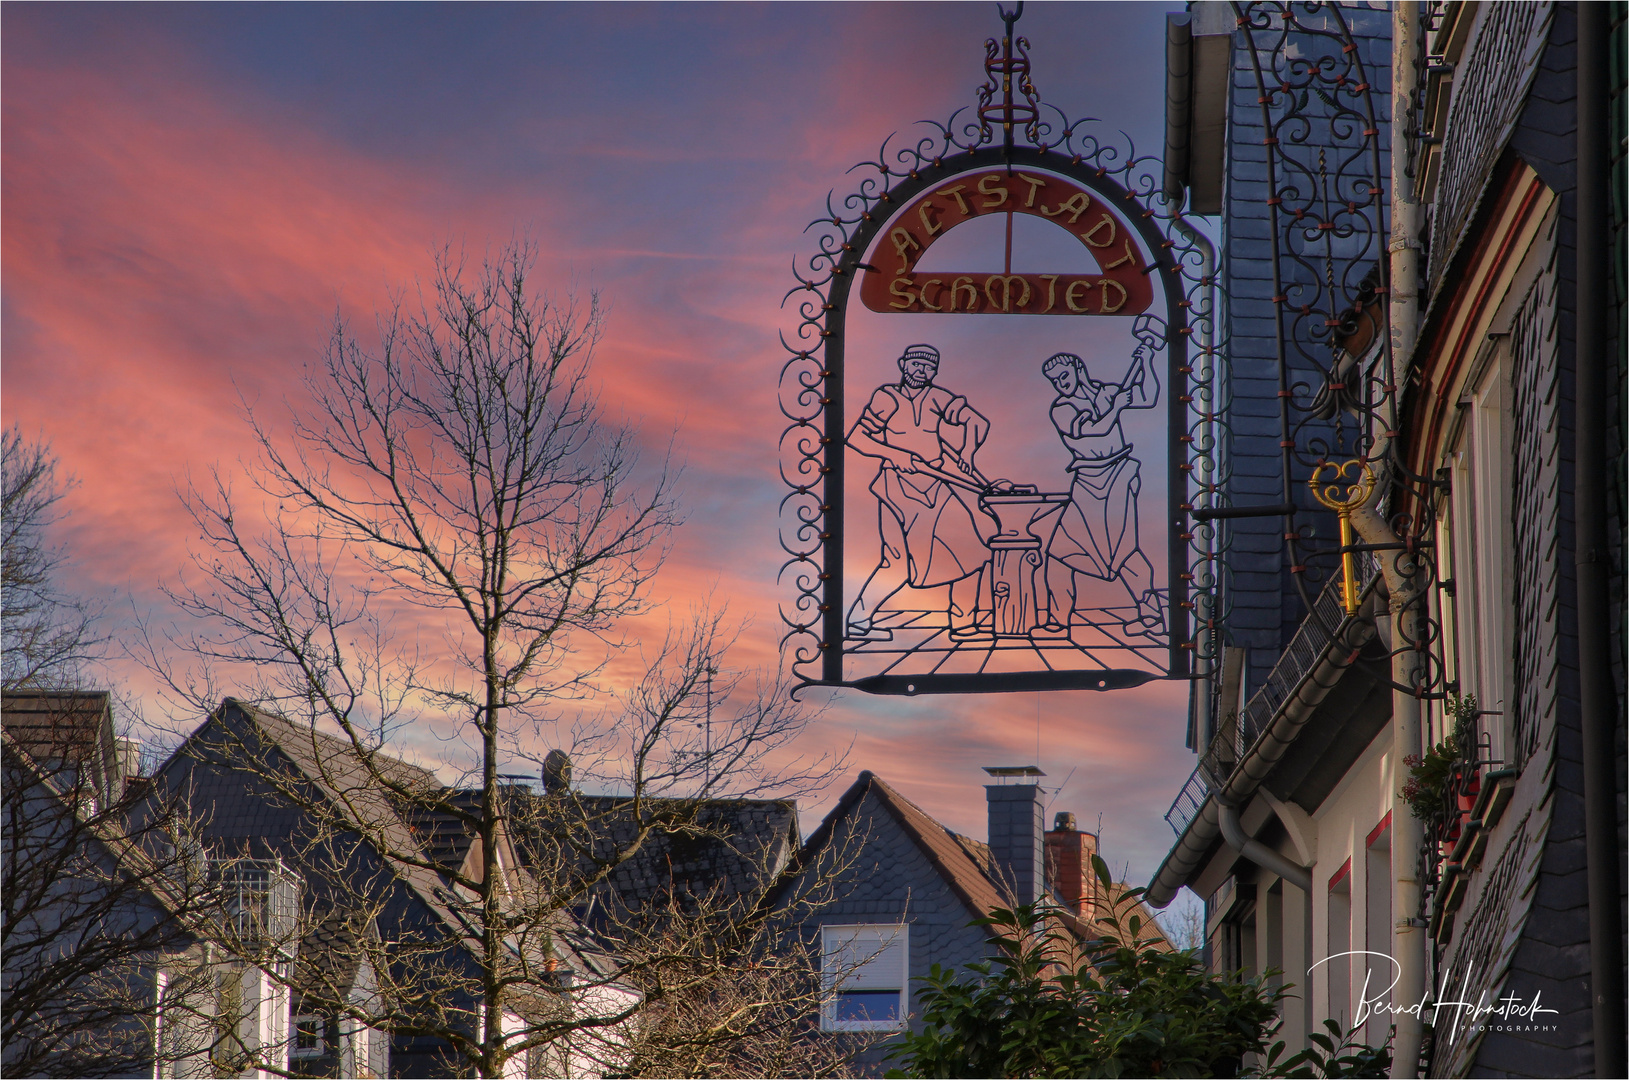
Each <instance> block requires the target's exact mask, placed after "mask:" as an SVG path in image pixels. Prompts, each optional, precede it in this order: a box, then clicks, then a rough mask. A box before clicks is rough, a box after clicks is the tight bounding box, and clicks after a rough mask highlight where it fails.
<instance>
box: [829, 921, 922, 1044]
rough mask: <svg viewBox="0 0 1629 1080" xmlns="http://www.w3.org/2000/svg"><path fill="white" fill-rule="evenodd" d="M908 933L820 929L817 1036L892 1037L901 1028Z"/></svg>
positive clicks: (884, 928)
mask: <svg viewBox="0 0 1629 1080" xmlns="http://www.w3.org/2000/svg"><path fill="white" fill-rule="evenodd" d="M909 929H910V928H909V927H908V926H905V925H904V924H900V923H886V924H880V925H859V926H823V927H821V928H820V936H821V977H822V980H823V981H824V983H825V988H826V1001H825V1005H824V1006H823V1007H822V1009H821V1016H820V1027H821V1030H823V1031H894V1030H897V1029H899V1028H902V1027H904V1026H905V1018H906V1015H907V1011H908V1010H907V998H906V986H907V973H908V972H909V970H910V967H909V956H908V941H909Z"/></svg>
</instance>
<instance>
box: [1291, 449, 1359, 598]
mask: <svg viewBox="0 0 1629 1080" xmlns="http://www.w3.org/2000/svg"><path fill="white" fill-rule="evenodd" d="M1354 468H1355V469H1357V470H1358V472H1357V475H1356V477H1353V476H1352V470H1353V469H1354ZM1326 469H1327V470H1329V471H1330V473H1331V475H1330V476H1329V478H1328V479H1327V480H1320V479H1319V478H1320V477H1321V476H1323V475H1324V471H1325V470H1326ZM1348 480H1354V481H1355V482H1351V483H1345V482H1343V481H1348ZM1307 486H1308V487H1310V488H1312V497H1313V498H1314V499H1317V500H1318V502H1319V504H1320V505H1322V506H1326V507H1328V508H1329V509H1331V510H1333V511H1335V513H1337V514H1339V515H1340V521H1341V549H1342V550H1341V575H1342V581H1341V601H1342V602H1343V603H1344V604H1345V606H1346V614H1348V615H1356V614H1357V606H1358V585H1357V559H1356V558H1355V553H1354V552H1353V551H1352V550H1351V549H1352V511H1354V510H1356V509H1357V508H1358V507H1360V506H1362V505H1363V504H1364V503H1366V502H1368V501H1369V495H1370V494H1371V493H1372V492H1373V491H1374V470H1373V469H1371V468H1369V465H1368V463H1367V462H1365V461H1363V460H1362V459H1360V458H1353V459H1352V460H1351V461H1345V462H1341V463H1340V464H1336V463H1335V462H1333V461H1325V462H1322V463H1320V464H1319V466H1318V467H1317V468H1316V469H1313V470H1312V479H1310V480H1308V481H1307ZM1343 491H1344V492H1345V495H1344V497H1343V496H1342V494H1341V493H1342V492H1343Z"/></svg>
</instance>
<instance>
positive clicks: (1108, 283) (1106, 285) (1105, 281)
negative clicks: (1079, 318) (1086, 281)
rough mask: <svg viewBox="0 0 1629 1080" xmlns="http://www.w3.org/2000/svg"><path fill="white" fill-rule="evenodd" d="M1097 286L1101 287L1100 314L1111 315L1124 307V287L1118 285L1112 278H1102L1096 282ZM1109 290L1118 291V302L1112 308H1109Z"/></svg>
mask: <svg viewBox="0 0 1629 1080" xmlns="http://www.w3.org/2000/svg"><path fill="white" fill-rule="evenodd" d="M1098 284H1099V285H1101V286H1103V307H1102V309H1101V313H1102V314H1104V315H1112V314H1114V313H1115V312H1116V311H1119V310H1120V309H1121V308H1123V307H1125V306H1126V287H1125V286H1124V285H1122V284H1120V283H1119V282H1118V281H1115V280H1114V279H1113V278H1102V279H1101V280H1099V281H1098ZM1111 288H1114V289H1118V290H1120V300H1119V302H1118V303H1116V304H1115V305H1114V306H1113V307H1109V289H1111Z"/></svg>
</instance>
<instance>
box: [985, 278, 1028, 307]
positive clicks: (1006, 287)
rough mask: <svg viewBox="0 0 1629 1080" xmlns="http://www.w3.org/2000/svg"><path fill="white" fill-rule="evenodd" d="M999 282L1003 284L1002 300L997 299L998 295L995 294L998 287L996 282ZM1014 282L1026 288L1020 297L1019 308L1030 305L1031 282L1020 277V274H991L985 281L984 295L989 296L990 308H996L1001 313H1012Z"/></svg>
mask: <svg viewBox="0 0 1629 1080" xmlns="http://www.w3.org/2000/svg"><path fill="white" fill-rule="evenodd" d="M998 281H999V282H1001V299H1000V300H997V299H996V294H995V286H996V282H998ZM1013 282H1017V283H1018V284H1020V285H1022V286H1023V287H1024V291H1023V292H1022V293H1021V294H1020V295H1019V300H1018V306H1019V307H1023V306H1024V305H1025V304H1028V303H1029V282H1027V281H1025V280H1024V279H1023V278H1022V277H1021V276H1020V275H1018V274H991V275H990V276H989V277H987V278H985V279H984V295H985V296H988V297H989V298H990V306H991V307H993V308H996V309H998V310H1000V311H1011V310H1012V306H1013V305H1012V286H1013Z"/></svg>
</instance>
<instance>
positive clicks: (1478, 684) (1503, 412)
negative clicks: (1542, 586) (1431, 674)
mask: <svg viewBox="0 0 1629 1080" xmlns="http://www.w3.org/2000/svg"><path fill="white" fill-rule="evenodd" d="M1507 366H1508V361H1507V358H1506V355H1505V349H1504V348H1503V347H1502V346H1500V347H1498V348H1497V349H1496V351H1495V352H1494V354H1493V356H1492V357H1491V362H1490V363H1489V364H1488V365H1487V368H1486V369H1485V370H1484V371H1482V372H1481V373H1480V374H1479V376H1478V377H1477V379H1476V381H1475V387H1474V389H1472V388H1470V387H1467V389H1466V391H1465V393H1464V394H1463V396H1462V397H1461V399H1460V401H1461V404H1462V406H1463V407H1464V408H1465V410H1466V415H1465V422H1464V425H1463V427H1462V429H1461V431H1460V435H1459V439H1458V442H1457V445H1456V446H1455V448H1454V450H1453V452H1452V453H1451V454H1450V468H1451V469H1452V473H1451V475H1452V483H1451V485H1450V489H1449V490H1450V495H1449V519H1450V523H1449V532H1450V542H1451V543H1452V544H1453V547H1454V550H1453V578H1454V585H1455V588H1454V597H1453V600H1452V607H1453V615H1454V617H1453V630H1452V636H1453V639H1454V641H1453V645H1454V651H1455V652H1456V653H1457V654H1458V655H1457V663H1456V664H1455V665H1454V667H1455V670H1454V672H1453V676H1454V677H1457V678H1458V679H1459V681H1460V692H1461V693H1468V694H1475V695H1476V699H1477V707H1478V708H1479V709H1483V710H1486V712H1487V713H1488V714H1490V715H1485V716H1482V717H1479V718H1478V723H1477V724H1476V730H1477V732H1478V733H1479V734H1481V735H1485V736H1487V737H1488V739H1489V743H1490V747H1489V749H1490V751H1491V753H1492V755H1493V757H1494V758H1496V759H1499V760H1503V761H1505V762H1507V763H1508V762H1509V761H1510V756H1511V742H1510V738H1509V731H1510V708H1511V705H1510V682H1511V678H1512V672H1511V643H1512V641H1513V640H1514V628H1513V626H1512V619H1513V612H1512V610H1511V603H1510V596H1511V593H1510V586H1509V582H1510V580H1511V574H1512V573H1513V572H1514V567H1513V566H1512V562H1511V544H1512V537H1511V529H1510V512H1511V498H1510V483H1511V461H1510V439H1511V430H1510V428H1511V424H1510V410H1509V408H1508V404H1507V401H1506V398H1507V397H1508V394H1509V390H1508V388H1507V387H1506V385H1505V383H1506V375H1507V371H1506V369H1507ZM1439 725H1440V730H1439V731H1438V732H1437V733H1436V737H1437V738H1438V739H1441V738H1442V737H1443V736H1445V735H1447V734H1449V733H1450V732H1451V730H1452V726H1453V725H1452V721H1451V720H1449V718H1448V717H1446V716H1443V717H1440V718H1439Z"/></svg>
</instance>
